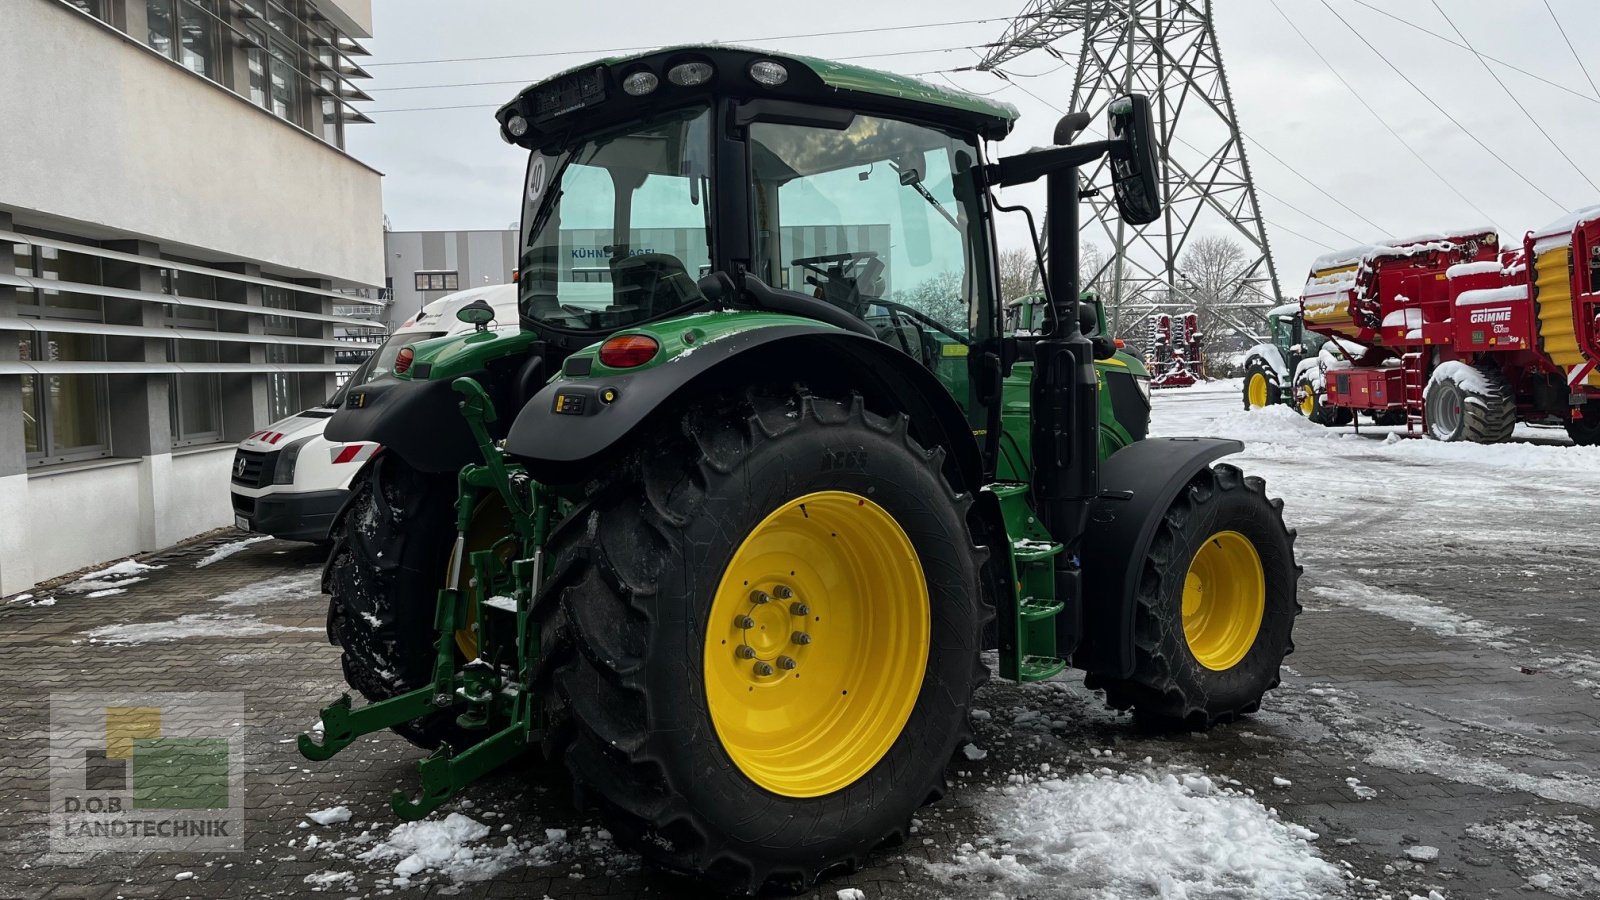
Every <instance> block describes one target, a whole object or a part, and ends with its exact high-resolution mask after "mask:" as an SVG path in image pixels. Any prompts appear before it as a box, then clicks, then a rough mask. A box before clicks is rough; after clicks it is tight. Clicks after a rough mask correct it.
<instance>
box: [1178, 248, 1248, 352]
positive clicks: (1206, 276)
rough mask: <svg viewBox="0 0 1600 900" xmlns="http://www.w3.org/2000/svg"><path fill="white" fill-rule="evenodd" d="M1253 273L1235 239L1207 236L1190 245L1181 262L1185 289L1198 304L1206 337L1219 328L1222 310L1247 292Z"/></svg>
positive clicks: (1198, 311)
mask: <svg viewBox="0 0 1600 900" xmlns="http://www.w3.org/2000/svg"><path fill="white" fill-rule="evenodd" d="M1249 272H1250V261H1249V260H1248V259H1246V257H1245V252H1244V246H1243V245H1242V244H1240V243H1239V242H1238V241H1235V240H1233V239H1232V238H1226V237H1218V236H1215V235H1205V236H1202V237H1197V238H1195V239H1193V240H1191V241H1190V242H1189V248H1188V249H1187V250H1185V251H1184V252H1183V258H1182V259H1180V260H1178V274H1179V278H1180V279H1181V281H1182V284H1183V287H1184V289H1185V290H1186V291H1187V292H1188V293H1189V294H1190V296H1192V297H1193V298H1194V300H1195V306H1196V309H1195V312H1196V313H1199V315H1200V327H1201V329H1202V330H1204V331H1205V333H1206V334H1207V335H1210V334H1211V333H1212V331H1213V330H1214V326H1216V325H1217V324H1219V321H1218V319H1219V307H1221V306H1223V305H1224V304H1228V303H1232V302H1234V301H1236V300H1238V298H1239V297H1240V295H1242V294H1243V293H1244V291H1245V276H1246V275H1248V274H1249Z"/></svg>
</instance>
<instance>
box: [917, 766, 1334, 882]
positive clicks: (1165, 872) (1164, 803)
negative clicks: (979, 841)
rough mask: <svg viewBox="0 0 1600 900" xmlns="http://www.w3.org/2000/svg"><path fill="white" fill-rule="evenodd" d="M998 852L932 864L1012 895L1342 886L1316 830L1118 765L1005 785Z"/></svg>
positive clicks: (995, 814) (1238, 799)
mask: <svg viewBox="0 0 1600 900" xmlns="http://www.w3.org/2000/svg"><path fill="white" fill-rule="evenodd" d="M986 812H987V813H988V818H989V819H990V820H991V822H992V823H993V826H994V833H995V835H996V837H997V838H999V839H1000V840H1002V841H1004V842H1005V843H1004V844H1002V845H1001V846H1000V847H999V848H995V849H990V848H974V847H973V846H972V845H970V844H965V845H962V847H961V848H960V849H959V850H958V851H957V853H956V854H955V855H954V858H953V860H952V862H949V863H931V864H928V868H929V870H930V871H931V872H932V873H933V874H934V875H936V876H937V877H939V878H941V879H944V880H946V881H951V882H957V881H967V882H982V883H990V884H993V883H996V882H1000V883H1003V884H1004V888H1003V891H1004V893H1005V894H1007V895H1008V896H1017V895H1019V894H1021V893H1027V894H1028V895H1029V896H1034V897H1074V898H1077V897H1084V898H1094V900H1111V898H1118V897H1125V896H1130V895H1138V896H1147V895H1149V896H1160V897H1171V898H1183V897H1213V896H1216V897H1263V898H1266V897H1270V898H1273V900H1295V898H1306V900H1312V898H1326V897H1330V896H1337V895H1341V894H1342V893H1343V876H1342V875H1341V871H1340V869H1339V868H1338V867H1336V866H1334V865H1332V864H1330V863H1328V862H1327V861H1326V860H1324V859H1322V857H1321V856H1320V855H1318V853H1317V851H1316V850H1315V849H1314V848H1313V847H1312V845H1311V842H1312V841H1315V840H1316V839H1317V835H1316V834H1315V833H1313V832H1311V831H1309V830H1307V829H1305V828H1303V827H1301V826H1299V825H1294V824H1291V823H1286V822H1283V821H1282V820H1280V819H1279V818H1278V814H1277V813H1276V812H1275V811H1274V810H1271V809H1268V808H1266V807H1264V806H1262V805H1261V804H1260V803H1259V802H1257V801H1256V800H1255V799H1254V798H1252V797H1249V796H1246V795H1245V794H1241V793H1239V792H1237V791H1234V790H1231V789H1229V788H1226V787H1222V786H1219V785H1218V784H1216V783H1215V782H1213V781H1212V780H1211V779H1210V778H1208V777H1206V776H1204V775H1195V774H1183V773H1173V772H1167V773H1155V772H1150V773H1137V774H1121V775H1115V774H1112V773H1111V770H1109V769H1100V770H1098V771H1097V772H1095V773H1092V774H1083V775H1076V776H1073V777H1071V778H1066V779H1051V780H1045V781H1036V782H1026V783H1023V784H1016V785H1011V786H1009V787H1007V788H1006V789H1005V794H1004V796H1003V798H1002V799H1001V800H999V801H998V802H997V803H995V804H994V805H993V806H991V807H990V808H989V809H988V810H986Z"/></svg>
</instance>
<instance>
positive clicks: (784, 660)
mask: <svg viewBox="0 0 1600 900" xmlns="http://www.w3.org/2000/svg"><path fill="white" fill-rule="evenodd" d="M799 665H800V664H799V663H797V662H795V661H794V658H793V657H790V656H780V657H778V668H780V669H793V668H796V667H798V666H799Z"/></svg>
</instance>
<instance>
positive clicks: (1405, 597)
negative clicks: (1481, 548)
mask: <svg viewBox="0 0 1600 900" xmlns="http://www.w3.org/2000/svg"><path fill="white" fill-rule="evenodd" d="M1310 591H1311V594H1312V596H1314V597H1319V598H1322V599H1326V600H1331V601H1333V602H1335V603H1342V604H1344V605H1346V606H1355V607H1358V608H1360V609H1364V610H1366V611H1367V612H1370V613H1377V614H1378V615H1380V616H1387V617H1389V618H1391V619H1396V620H1399V621H1401V622H1407V623H1409V624H1411V625H1415V626H1416V627H1418V628H1425V629H1427V630H1429V631H1432V632H1433V633H1435V634H1439V635H1444V636H1446V637H1467V638H1476V639H1490V638H1501V637H1505V636H1507V635H1509V634H1511V629H1510V628H1507V627H1504V626H1500V625H1491V624H1489V623H1487V622H1483V621H1480V620H1478V619H1474V618H1472V617H1471V616H1467V615H1463V614H1461V613H1459V612H1457V611H1455V610H1453V609H1451V608H1450V607H1448V606H1446V605H1444V604H1443V603H1441V602H1439V601H1437V600H1431V599H1429V598H1427V597H1419V596H1417V595H1416V594H1407V593H1403V592H1400V591H1394V590H1390V589H1387V588H1377V587H1373V586H1372V585H1369V584H1362V583H1361V582H1359V581H1349V580H1344V579H1341V580H1339V581H1336V582H1334V583H1333V584H1331V585H1320V584H1318V585H1312V586H1311V589H1310Z"/></svg>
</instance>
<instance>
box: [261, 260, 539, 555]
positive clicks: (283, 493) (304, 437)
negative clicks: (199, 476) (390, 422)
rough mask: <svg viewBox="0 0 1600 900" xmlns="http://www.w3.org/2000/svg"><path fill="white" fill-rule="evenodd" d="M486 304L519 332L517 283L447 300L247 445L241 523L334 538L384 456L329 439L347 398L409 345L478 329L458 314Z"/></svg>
mask: <svg viewBox="0 0 1600 900" xmlns="http://www.w3.org/2000/svg"><path fill="white" fill-rule="evenodd" d="M478 299H482V300H483V301H484V302H486V303H488V304H489V305H490V306H492V307H494V311H495V327H496V328H517V327H519V326H518V320H517V286H516V285H514V284H496V285H490V286H488V287H480V288H471V289H469V290H465V291H460V292H458V293H454V294H450V295H448V296H445V297H440V298H439V299H438V300H435V301H433V302H432V303H429V304H428V305H427V306H424V307H423V308H422V310H421V311H420V312H418V313H417V315H416V316H415V317H413V318H411V319H409V320H407V321H406V323H405V324H404V325H401V326H400V327H399V328H396V329H395V330H394V333H393V334H391V335H389V337H388V339H386V340H385V341H384V342H383V344H382V346H380V347H379V348H378V349H377V350H375V351H373V353H372V356H370V357H368V359H367V361H366V362H364V363H362V364H361V367H360V368H358V369H356V370H355V372H353V373H351V375H350V378H349V380H348V381H346V382H345V383H344V385H343V386H342V387H340V388H339V390H338V391H336V392H334V395H333V396H332V397H330V398H328V402H326V403H324V404H323V405H321V406H317V407H313V408H311V409H308V410H304V411H302V412H298V413H295V414H294V415H292V416H289V417H288V418H286V419H280V420H278V421H276V422H273V423H272V424H271V425H268V426H267V427H265V428H263V429H261V430H260V431H257V432H255V433H254V434H252V435H250V436H249V437H247V438H245V439H244V440H242V441H240V442H239V449H238V450H237V451H235V453H234V457H233V477H232V483H231V484H230V486H229V487H230V490H231V492H232V494H233V523H234V525H236V526H238V527H239V528H242V529H244V530H246V531H258V532H261V533H262V534H270V535H272V536H273V537H277V538H282V539H284V540H289V541H313V542H320V541H326V540H328V529H329V528H330V527H331V526H332V525H333V519H334V517H335V516H336V515H338V513H339V510H340V509H341V508H342V507H343V506H344V502H345V500H346V498H347V497H348V496H349V493H350V480H351V479H352V478H354V477H355V475H356V473H357V472H359V471H361V466H362V464H363V463H365V462H366V461H367V460H369V459H371V458H372V454H373V453H376V452H377V450H378V445H377V444H374V443H370V442H355V443H336V442H333V441H329V440H327V439H326V438H324V437H323V436H322V432H323V430H324V429H325V428H327V426H328V420H329V419H330V418H332V417H333V414H334V412H335V411H336V410H337V409H338V408H339V405H340V404H342V403H343V402H344V395H345V392H346V391H348V390H349V389H350V388H351V386H353V385H354V386H360V385H363V384H366V383H367V382H369V381H372V380H373V379H375V378H383V377H386V376H388V375H389V374H390V372H391V371H392V370H393V368H394V361H395V357H396V356H397V355H398V354H399V353H400V350H401V348H403V347H408V346H410V345H412V344H415V343H417V342H418V341H423V340H427V339H428V338H436V337H443V336H445V335H448V334H454V333H456V332H458V331H467V330H471V328H472V327H473V326H471V325H468V324H466V323H464V322H459V321H457V320H456V317H455V314H456V310H458V309H460V308H461V307H462V306H465V305H466V304H468V303H471V302H472V301H474V300H478Z"/></svg>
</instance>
